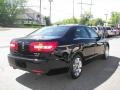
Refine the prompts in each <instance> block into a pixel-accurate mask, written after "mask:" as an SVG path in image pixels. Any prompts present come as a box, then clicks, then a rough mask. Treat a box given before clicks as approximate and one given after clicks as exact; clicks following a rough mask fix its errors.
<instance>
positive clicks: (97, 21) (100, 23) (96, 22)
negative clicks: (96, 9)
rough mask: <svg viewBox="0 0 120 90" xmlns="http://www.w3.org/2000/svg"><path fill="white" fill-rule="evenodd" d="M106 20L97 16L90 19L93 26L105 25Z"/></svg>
mask: <svg viewBox="0 0 120 90" xmlns="http://www.w3.org/2000/svg"><path fill="white" fill-rule="evenodd" d="M104 23H105V22H104V21H103V20H102V19H101V18H96V19H92V20H90V21H89V24H90V25H92V26H98V25H100V26H103V25H104Z"/></svg>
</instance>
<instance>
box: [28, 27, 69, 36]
mask: <svg viewBox="0 0 120 90" xmlns="http://www.w3.org/2000/svg"><path fill="white" fill-rule="evenodd" d="M69 28H70V27H68V26H51V27H44V28H42V29H39V30H37V31H35V32H33V33H31V34H30V35H29V36H60V37H62V36H64V35H65V33H66V32H67V31H68V30H69Z"/></svg>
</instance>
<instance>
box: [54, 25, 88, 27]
mask: <svg viewBox="0 0 120 90" xmlns="http://www.w3.org/2000/svg"><path fill="white" fill-rule="evenodd" d="M56 26H68V27H74V26H85V27H86V25H81V24H66V25H56Z"/></svg>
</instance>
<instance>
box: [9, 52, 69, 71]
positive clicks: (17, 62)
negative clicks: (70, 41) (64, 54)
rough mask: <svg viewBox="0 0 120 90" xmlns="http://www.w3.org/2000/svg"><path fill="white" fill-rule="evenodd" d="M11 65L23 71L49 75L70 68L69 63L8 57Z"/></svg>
mask: <svg viewBox="0 0 120 90" xmlns="http://www.w3.org/2000/svg"><path fill="white" fill-rule="evenodd" d="M8 61H9V65H10V66H11V67H13V68H15V69H21V70H25V71H29V72H34V71H38V72H39V71H40V72H42V73H47V72H49V71H50V70H54V69H58V68H63V67H68V65H69V64H68V63H66V62H64V61H61V60H57V59H54V60H40V59H31V58H25V57H18V56H13V55H11V54H9V55H8Z"/></svg>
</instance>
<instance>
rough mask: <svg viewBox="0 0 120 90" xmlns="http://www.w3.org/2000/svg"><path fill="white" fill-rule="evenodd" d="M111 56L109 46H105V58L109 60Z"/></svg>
mask: <svg viewBox="0 0 120 90" xmlns="http://www.w3.org/2000/svg"><path fill="white" fill-rule="evenodd" d="M108 58H109V47H108V46H105V50H104V54H103V59H104V60H107V59H108Z"/></svg>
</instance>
